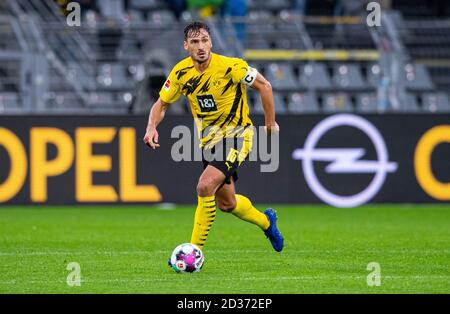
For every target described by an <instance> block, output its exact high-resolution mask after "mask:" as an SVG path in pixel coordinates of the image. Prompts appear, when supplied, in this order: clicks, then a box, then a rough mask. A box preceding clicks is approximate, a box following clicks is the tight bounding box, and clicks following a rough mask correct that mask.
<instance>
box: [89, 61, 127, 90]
mask: <svg viewBox="0 0 450 314" xmlns="http://www.w3.org/2000/svg"><path fill="white" fill-rule="evenodd" d="M97 81H98V82H99V83H100V85H101V86H103V87H104V88H111V89H127V88H131V87H132V83H131V82H130V80H128V79H127V78H126V71H125V66H124V64H122V63H103V64H100V65H99V68H98V76H97Z"/></svg>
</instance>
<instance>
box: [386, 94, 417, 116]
mask: <svg viewBox="0 0 450 314" xmlns="http://www.w3.org/2000/svg"><path fill="white" fill-rule="evenodd" d="M389 109H390V111H394V112H412V113H414V112H419V111H420V107H419V103H418V101H417V96H416V95H414V94H410V93H406V94H405V95H402V96H400V97H399V104H398V105H396V104H394V103H391V105H390V108H389Z"/></svg>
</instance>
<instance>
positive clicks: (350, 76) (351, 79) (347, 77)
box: [332, 63, 367, 90]
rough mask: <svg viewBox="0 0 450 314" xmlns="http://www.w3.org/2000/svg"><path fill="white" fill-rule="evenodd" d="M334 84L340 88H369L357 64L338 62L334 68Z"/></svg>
mask: <svg viewBox="0 0 450 314" xmlns="http://www.w3.org/2000/svg"><path fill="white" fill-rule="evenodd" d="M332 80H333V84H334V86H335V87H336V88H338V89H343V90H361V89H365V88H367V85H366V84H365V81H364V79H363V77H362V74H361V70H360V68H359V66H358V65H357V64H351V63H342V64H336V65H335V66H334V70H333V79H332Z"/></svg>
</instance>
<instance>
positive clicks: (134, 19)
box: [128, 10, 145, 24]
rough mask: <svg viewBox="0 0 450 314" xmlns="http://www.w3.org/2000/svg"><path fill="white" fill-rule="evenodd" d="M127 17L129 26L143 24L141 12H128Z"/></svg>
mask: <svg viewBox="0 0 450 314" xmlns="http://www.w3.org/2000/svg"><path fill="white" fill-rule="evenodd" d="M128 15H129V18H130V23H131V24H137V23H143V22H144V21H145V20H144V17H143V15H142V12H141V11H138V10H130V11H129V12H128Z"/></svg>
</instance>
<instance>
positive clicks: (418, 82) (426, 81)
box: [404, 64, 434, 91]
mask: <svg viewBox="0 0 450 314" xmlns="http://www.w3.org/2000/svg"><path fill="white" fill-rule="evenodd" d="M404 78H405V80H406V88H408V89H410V90H414V91H421V90H431V89H433V88H434V85H433V82H432V81H431V78H430V75H429V74H428V70H427V68H426V66H425V65H423V64H414V65H413V64H407V65H405V71H404Z"/></svg>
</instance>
